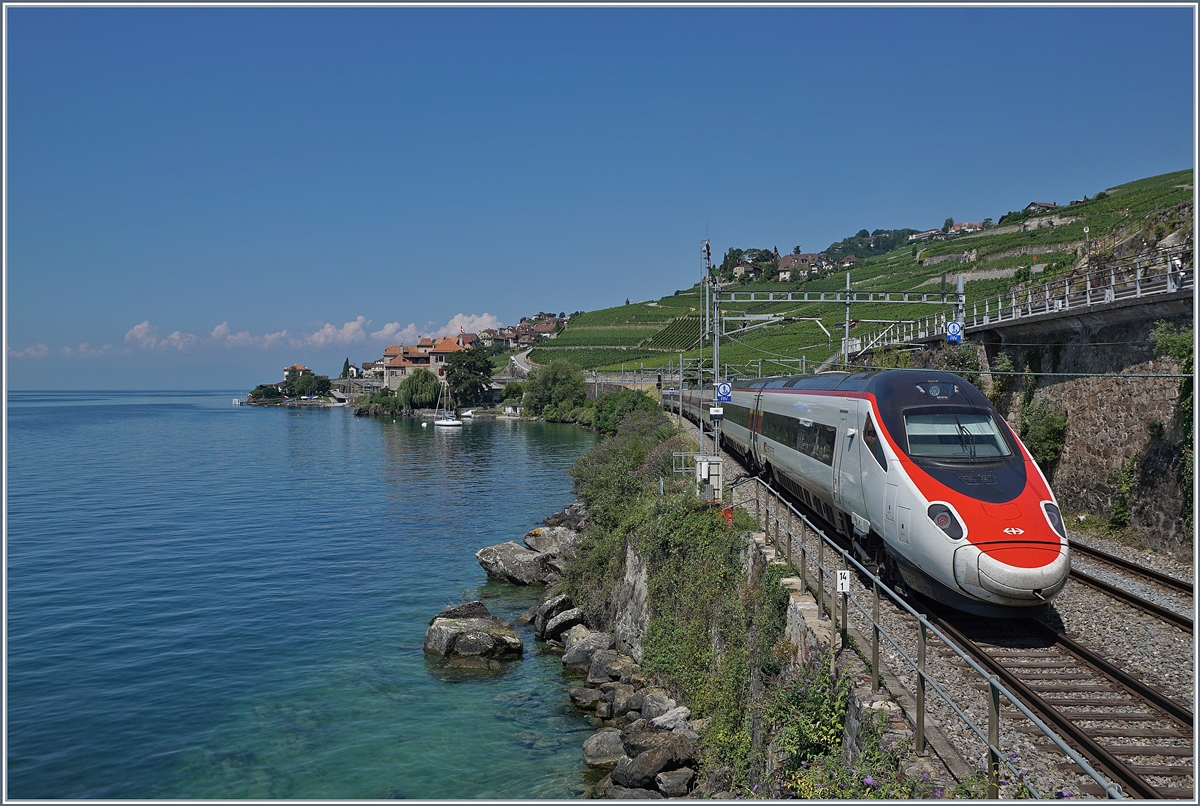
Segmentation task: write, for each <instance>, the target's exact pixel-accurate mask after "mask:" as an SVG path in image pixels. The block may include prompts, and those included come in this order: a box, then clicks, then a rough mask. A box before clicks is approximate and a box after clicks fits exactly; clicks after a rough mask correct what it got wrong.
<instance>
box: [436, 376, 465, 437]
mask: <svg viewBox="0 0 1200 806" xmlns="http://www.w3.org/2000/svg"><path fill="white" fill-rule="evenodd" d="M443 391H445V392H446V396H447V397H449V394H450V390H449V388H448V387H445V386H443V387H442V389H439V390H438V408H437V418H436V419H434V421H433V424H434V425H435V426H441V427H443V428H455V427H457V428H462V420H460V419H458V418H457V417H455V416H454V413H453V412H452V411H450V410H449V407H447V408H446V409H443V408H442V392H443Z"/></svg>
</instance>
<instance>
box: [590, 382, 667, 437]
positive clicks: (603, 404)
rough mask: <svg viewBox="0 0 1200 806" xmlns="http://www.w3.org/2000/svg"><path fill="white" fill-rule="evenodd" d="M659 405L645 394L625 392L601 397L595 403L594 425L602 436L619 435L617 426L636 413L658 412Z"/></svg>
mask: <svg viewBox="0 0 1200 806" xmlns="http://www.w3.org/2000/svg"><path fill="white" fill-rule="evenodd" d="M658 409H659V405H658V403H655V402H654V399H653V398H652V397H650V396H649V395H647V394H645V393H644V392H636V391H625V392H613V393H611V394H607V395H601V396H600V397H598V398H596V400H595V403H594V410H595V415H594V417H595V419H594V420H593V422H592V425H594V426H595V427H596V430H597V431H599V432H600V433H602V434H615V433H617V426H619V425H620V424H621V422H622V421H623V420H624V419H625V417H626V416H627V415H629V414H632V413H633V412H635V411H657V410H658Z"/></svg>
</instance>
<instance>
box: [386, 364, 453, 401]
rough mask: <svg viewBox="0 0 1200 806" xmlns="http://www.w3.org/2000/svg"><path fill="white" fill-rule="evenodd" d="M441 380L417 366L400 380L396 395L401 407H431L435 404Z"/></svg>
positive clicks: (440, 387) (440, 388) (440, 389)
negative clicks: (410, 373) (411, 372)
mask: <svg viewBox="0 0 1200 806" xmlns="http://www.w3.org/2000/svg"><path fill="white" fill-rule="evenodd" d="M441 391H442V382H441V381H440V380H438V376H436V375H434V374H433V373H432V372H430V371H429V370H427V369H423V368H420V367H418V368H417V369H415V370H413V374H412V375H409V376H408V377H407V378H405V379H404V380H402V381H401V382H400V386H399V387H397V389H396V397H397V398H399V400H400V407H401V408H402V409H431V408H433V407H434V406H436V405H437V402H438V395H439V394H440V393H441Z"/></svg>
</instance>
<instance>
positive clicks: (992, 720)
mask: <svg viewBox="0 0 1200 806" xmlns="http://www.w3.org/2000/svg"><path fill="white" fill-rule="evenodd" d="M997 682H998V680H997V678H996V675H994V674H993V675H989V676H988V752H987V760H988V769H987V779H988V782H987V796H988V800H996V799H997V798H999V797H1000V781H999V778H1000V753H999V750H998V748H999V747H1000V689H999V688H997Z"/></svg>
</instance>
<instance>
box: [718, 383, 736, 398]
mask: <svg viewBox="0 0 1200 806" xmlns="http://www.w3.org/2000/svg"><path fill="white" fill-rule="evenodd" d="M732 394H733V387H732V386H731V385H730V384H728V383H718V384H717V402H718V403H730V402H732V401H733V397H732Z"/></svg>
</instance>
